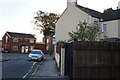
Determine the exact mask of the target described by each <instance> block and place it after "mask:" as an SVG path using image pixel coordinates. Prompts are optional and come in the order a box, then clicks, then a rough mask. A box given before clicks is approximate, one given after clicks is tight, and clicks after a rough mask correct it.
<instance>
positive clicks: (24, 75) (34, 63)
mask: <svg viewBox="0 0 120 80" xmlns="http://www.w3.org/2000/svg"><path fill="white" fill-rule="evenodd" d="M36 63H37V62H34V63H33V65H32V66H31V68H30V70H29V72H28V73H27V74H26V75H24V76H23V78H26V76H27V75H28V74H29V73H30V72H31V71H32V68H33V66H34V65H35V64H36Z"/></svg>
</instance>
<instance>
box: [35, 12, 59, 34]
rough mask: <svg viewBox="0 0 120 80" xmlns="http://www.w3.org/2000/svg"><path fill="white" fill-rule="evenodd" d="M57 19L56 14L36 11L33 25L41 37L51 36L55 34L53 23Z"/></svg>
mask: <svg viewBox="0 0 120 80" xmlns="http://www.w3.org/2000/svg"><path fill="white" fill-rule="evenodd" d="M58 18H59V15H58V14H55V13H45V12H43V11H38V12H36V17H34V19H35V22H34V24H35V25H37V26H38V27H40V32H41V33H43V35H46V36H53V35H54V34H55V22H56V21H57V20H58Z"/></svg>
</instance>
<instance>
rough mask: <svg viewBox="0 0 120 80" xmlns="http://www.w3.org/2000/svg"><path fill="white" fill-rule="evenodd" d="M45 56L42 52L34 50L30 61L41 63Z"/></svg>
mask: <svg viewBox="0 0 120 80" xmlns="http://www.w3.org/2000/svg"><path fill="white" fill-rule="evenodd" d="M43 56H44V54H43V52H42V51H41V50H32V51H31V52H30V54H29V55H28V57H29V59H28V60H36V61H41V60H43V59H44V58H43Z"/></svg>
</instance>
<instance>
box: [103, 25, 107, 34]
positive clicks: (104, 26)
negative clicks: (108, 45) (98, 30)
mask: <svg viewBox="0 0 120 80" xmlns="http://www.w3.org/2000/svg"><path fill="white" fill-rule="evenodd" d="M102 32H107V24H103V25H102Z"/></svg>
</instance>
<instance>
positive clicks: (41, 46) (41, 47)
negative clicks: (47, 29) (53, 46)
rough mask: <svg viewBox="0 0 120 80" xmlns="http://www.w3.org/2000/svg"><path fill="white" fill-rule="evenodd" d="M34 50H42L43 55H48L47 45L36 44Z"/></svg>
mask: <svg viewBox="0 0 120 80" xmlns="http://www.w3.org/2000/svg"><path fill="white" fill-rule="evenodd" d="M34 49H39V50H42V51H43V53H46V50H45V44H44V43H36V45H35V48H34Z"/></svg>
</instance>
